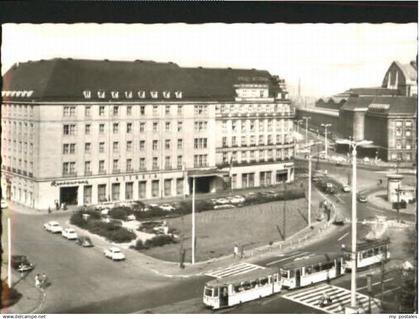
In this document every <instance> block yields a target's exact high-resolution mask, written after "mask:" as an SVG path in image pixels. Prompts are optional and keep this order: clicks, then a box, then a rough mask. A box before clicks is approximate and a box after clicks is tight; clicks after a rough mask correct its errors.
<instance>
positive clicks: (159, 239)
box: [132, 235, 177, 250]
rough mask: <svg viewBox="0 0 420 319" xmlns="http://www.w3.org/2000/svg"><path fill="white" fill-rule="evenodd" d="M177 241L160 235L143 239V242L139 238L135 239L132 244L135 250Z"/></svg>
mask: <svg viewBox="0 0 420 319" xmlns="http://www.w3.org/2000/svg"><path fill="white" fill-rule="evenodd" d="M176 242H177V241H176V240H175V239H174V238H173V237H171V236H168V235H160V236H156V237H153V238H150V239H147V240H145V241H144V242H143V241H142V240H141V239H138V240H137V241H136V244H135V245H134V246H132V248H134V249H135V250H145V249H149V248H153V247H160V246H164V245H168V244H173V243H176Z"/></svg>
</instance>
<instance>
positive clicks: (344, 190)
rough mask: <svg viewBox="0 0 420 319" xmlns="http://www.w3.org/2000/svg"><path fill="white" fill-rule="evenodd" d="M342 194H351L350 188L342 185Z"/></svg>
mask: <svg viewBox="0 0 420 319" xmlns="http://www.w3.org/2000/svg"><path fill="white" fill-rule="evenodd" d="M343 192H345V193H348V192H351V187H350V186H349V185H343Z"/></svg>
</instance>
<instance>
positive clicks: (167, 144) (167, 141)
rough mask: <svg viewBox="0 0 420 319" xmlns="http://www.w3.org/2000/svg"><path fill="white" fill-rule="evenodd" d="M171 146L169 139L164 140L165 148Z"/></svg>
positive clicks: (167, 148)
mask: <svg viewBox="0 0 420 319" xmlns="http://www.w3.org/2000/svg"><path fill="white" fill-rule="evenodd" d="M170 148H171V140H165V150H169V149H170Z"/></svg>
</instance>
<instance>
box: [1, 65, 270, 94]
mask: <svg viewBox="0 0 420 319" xmlns="http://www.w3.org/2000/svg"><path fill="white" fill-rule="evenodd" d="M276 81H277V80H276V78H275V77H273V76H272V75H271V74H270V73H269V72H267V71H261V70H255V69H252V70H250V69H230V68H227V69H217V68H201V67H198V68H182V67H179V66H178V65H177V64H174V63H157V62H153V61H140V60H136V61H108V60H104V61H102V60H101V61H99V60H74V59H61V58H60V59H52V60H41V61H30V62H25V63H18V64H15V65H14V66H13V67H11V68H10V69H9V70H8V71H7V72H6V74H5V75H4V78H3V88H2V90H7V91H19V90H33V91H34V93H33V95H32V96H31V99H34V100H42V101H49V100H51V101H54V100H60V101H61V100H63V101H67V100H76V101H79V100H83V99H84V98H83V94H82V92H83V91H84V90H91V91H92V99H91V100H94V101H95V100H98V97H97V91H98V90H104V91H106V94H107V95H106V98H105V99H102V100H105V101H108V100H126V99H125V98H124V92H125V91H132V92H133V98H132V100H138V99H139V98H138V97H137V92H138V91H139V90H143V91H145V92H146V98H145V99H141V100H150V99H151V97H150V95H149V94H148V93H149V92H150V91H158V92H159V97H158V98H157V99H153V100H163V96H162V92H163V91H170V92H171V98H170V99H171V100H173V99H174V97H173V95H174V92H175V91H182V99H221V100H223V99H230V100H232V99H234V97H235V95H236V94H235V88H234V85H235V84H246V83H253V84H255V83H256V84H268V85H269V87H270V96H274V94H275V92H274V89H275V88H276V87H277V83H276ZM110 91H119V99H111V96H110V95H111V94H110ZM4 99H7V97H4ZM17 99H19V98H17V97H14V98H13V100H17ZM26 99H27V98H26Z"/></svg>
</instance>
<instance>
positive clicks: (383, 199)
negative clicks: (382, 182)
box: [367, 188, 417, 215]
mask: <svg viewBox="0 0 420 319" xmlns="http://www.w3.org/2000/svg"><path fill="white" fill-rule="evenodd" d="M367 199H368V202H369V203H370V204H371V205H372V206H375V207H376V208H378V209H385V210H388V211H392V212H395V213H396V210H395V209H394V208H392V204H391V203H390V202H388V200H387V191H386V189H383V188H382V189H379V190H377V191H374V192H371V193H369V195H368V197H367ZM416 211H417V205H416V203H413V204H407V208H406V209H400V213H402V214H410V215H415V214H416Z"/></svg>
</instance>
